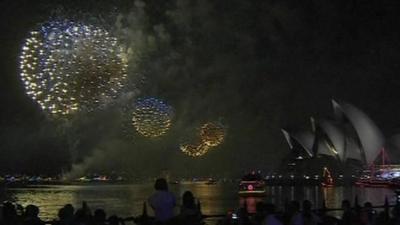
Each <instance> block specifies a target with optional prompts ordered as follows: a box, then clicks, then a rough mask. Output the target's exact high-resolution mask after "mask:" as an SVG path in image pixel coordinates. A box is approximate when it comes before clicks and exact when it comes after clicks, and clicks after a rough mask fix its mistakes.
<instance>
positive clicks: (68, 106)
mask: <svg viewBox="0 0 400 225" xmlns="http://www.w3.org/2000/svg"><path fill="white" fill-rule="evenodd" d="M20 69H21V79H22V81H23V83H24V85H25V90H26V93H27V94H28V95H29V96H30V97H31V98H32V99H34V100H35V101H36V102H37V103H38V104H39V105H40V106H41V108H42V109H43V110H45V111H47V112H49V113H51V114H55V115H69V114H72V113H74V112H76V111H79V110H81V109H88V110H93V109H94V108H95V107H97V106H99V105H100V104H101V103H103V102H105V101H107V100H109V99H112V98H115V97H116V96H117V94H118V92H119V90H120V89H121V88H122V87H123V85H124V83H125V81H126V79H127V74H126V72H127V60H126V57H125V56H124V54H123V49H122V47H121V46H120V45H119V44H118V41H117V39H116V38H115V37H112V36H111V35H110V34H109V33H108V32H107V31H106V30H104V29H102V28H98V27H95V26H91V25H85V24H82V23H77V22H72V21H54V22H49V23H45V24H43V25H42V26H41V27H40V28H39V29H37V30H34V31H32V32H31V33H30V36H29V37H28V38H27V39H26V40H25V43H24V45H23V47H22V53H21V56H20Z"/></svg>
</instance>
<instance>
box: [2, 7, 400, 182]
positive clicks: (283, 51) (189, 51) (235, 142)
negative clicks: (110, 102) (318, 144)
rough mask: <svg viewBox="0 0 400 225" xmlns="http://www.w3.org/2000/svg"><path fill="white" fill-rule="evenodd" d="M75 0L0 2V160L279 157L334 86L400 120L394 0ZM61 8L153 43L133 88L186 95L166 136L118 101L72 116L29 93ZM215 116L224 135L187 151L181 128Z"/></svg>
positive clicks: (148, 166)
mask: <svg viewBox="0 0 400 225" xmlns="http://www.w3.org/2000/svg"><path fill="white" fill-rule="evenodd" d="M65 2H68V3H64V2H63V1H60V0H59V1H28V0H25V1H13V0H3V1H1V2H0V8H1V9H2V13H1V15H0V18H1V20H0V26H1V33H0V48H1V51H0V59H1V60H0V63H1V67H0V68H1V70H0V75H1V77H0V90H1V91H0V102H1V111H0V124H1V129H0V137H1V143H0V171H2V172H9V171H22V172H34V173H40V172H41V173H52V172H54V171H59V170H60V169H61V168H64V169H66V168H68V167H69V165H70V163H71V162H72V161H74V160H75V158H76V159H77V160H78V161H79V160H80V161H82V160H83V163H81V164H77V165H78V167H79V166H80V167H81V169H88V168H93V170H113V169H115V170H118V171H120V170H126V171H133V173H135V174H140V175H146V174H152V175H154V174H158V173H159V171H160V170H170V171H172V173H174V174H179V175H192V174H198V175H210V174H214V175H216V174H221V175H230V174H233V175H236V174H239V173H241V172H243V171H245V170H248V169H252V168H261V169H264V170H267V169H273V168H275V167H276V166H278V165H279V163H280V161H281V160H282V158H283V157H284V156H285V154H287V152H288V147H287V146H286V144H285V142H284V138H283V137H282V135H281V133H280V128H282V127H285V128H290V129H305V128H306V127H307V126H308V118H309V117H310V116H315V117H316V118H322V117H329V116H330V115H331V112H332V109H331V106H330V100H331V99H332V98H335V99H339V100H343V101H346V102H349V103H352V104H354V105H355V106H357V107H359V108H360V109H362V110H364V111H365V112H366V113H367V114H368V115H369V116H370V117H371V118H372V119H373V120H375V121H376V123H377V125H378V126H379V127H380V128H381V129H382V131H383V133H384V134H385V135H386V136H387V137H390V136H392V135H394V134H396V133H397V132H400V130H399V129H398V128H399V127H400V121H399V120H398V115H400V106H399V103H398V97H399V96H400V78H399V74H398V72H399V69H400V68H399V65H400V63H399V59H400V44H399V43H400V42H399V40H400V29H399V27H400V14H399V13H398V12H399V9H400V7H399V3H398V2H397V1H396V0H393V1H385V0H369V1H365V0H306V1H285V0H283V1H276V0H254V1H243V0H222V1H212V0H208V1H183V0H166V1H155V0H150V1H144V2H138V1H136V3H134V2H133V1H107V3H101V2H100V3H99V1H90V0H89V1H65ZM104 2H106V1H104ZM55 12H57V13H58V15H59V14H60V12H61V14H65V17H66V18H71V17H78V18H80V19H83V20H84V19H87V20H89V21H100V19H96V18H102V19H103V20H104V21H107V22H108V23H109V24H107V25H106V26H107V27H109V28H110V29H111V30H112V31H114V32H115V34H116V35H119V36H118V37H119V38H120V40H121V41H122V42H124V44H126V45H127V46H129V47H132V48H135V49H138V51H140V52H142V53H143V54H142V55H141V56H142V57H137V58H135V60H136V61H135V62H134V63H133V62H130V66H132V65H135V66H134V68H133V69H132V68H131V69H130V73H129V75H130V77H131V78H132V80H133V81H136V82H137V84H135V85H136V86H135V88H136V89H135V91H136V92H135V93H139V94H138V95H140V96H157V97H159V98H161V99H164V100H166V101H167V102H168V103H170V104H171V105H172V106H173V107H174V108H175V112H176V114H175V118H174V125H173V127H172V128H171V130H170V132H169V133H168V135H167V136H165V137H164V138H160V139H157V140H148V139H145V138H143V137H140V136H139V135H137V134H136V135H133V136H134V137H133V139H132V140H127V139H126V138H125V137H122V136H123V135H122V134H121V132H120V131H119V130H120V123H121V120H123V119H122V118H121V117H122V116H121V115H120V114H119V107H122V106H121V104H116V105H114V106H113V107H109V108H107V109H105V110H101V111H98V112H94V113H92V114H90V115H87V114H85V115H81V116H79V118H75V119H74V120H73V121H68V122H65V121H59V120H55V119H52V118H50V117H48V116H46V114H45V113H43V112H42V111H41V110H40V109H39V108H38V106H37V105H36V104H35V103H34V102H33V101H32V100H31V99H29V98H28V97H27V96H26V95H25V93H24V89H23V86H22V84H21V82H20V79H19V71H18V61H17V60H18V54H19V52H20V49H21V45H22V43H23V40H24V38H26V37H27V34H28V32H29V31H30V30H31V29H33V28H35V26H37V24H39V23H41V22H45V21H46V20H48V19H49V18H50V17H51V16H53V15H54V14H55ZM117 16H119V17H120V18H122V23H121V24H120V25H116V23H115V18H116V17H117ZM113 18H114V20H113ZM103 20H101V21H103ZM139 31H140V32H139ZM139 34H140V35H141V36H140V35H139ZM132 67H133V66H132ZM139 80H140V81H141V82H139ZM131 91H133V90H126V93H130V92H131ZM126 93H123V94H126ZM210 120H211V121H215V120H223V121H224V124H226V125H227V127H228V129H227V136H226V139H225V142H224V144H223V145H221V146H218V147H217V148H216V149H214V150H213V151H212V152H210V153H209V154H208V155H206V156H205V157H204V158H201V159H192V158H188V157H187V156H185V155H183V154H182V153H180V152H179V149H178V147H177V146H178V144H179V141H180V140H181V139H182V137H183V136H185V135H187V133H190V132H191V131H193V130H194V128H195V127H196V126H198V125H199V124H201V123H203V122H206V121H210ZM72 148H73V149H72ZM71 149H72V150H71ZM43 160H45V161H46V162H48V163H45V164H44V163H43V162H42V161H43ZM188 171H189V172H188Z"/></svg>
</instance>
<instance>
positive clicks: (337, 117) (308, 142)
mask: <svg viewBox="0 0 400 225" xmlns="http://www.w3.org/2000/svg"><path fill="white" fill-rule="evenodd" d="M332 106H333V112H334V116H333V119H329V120H328V119H320V120H316V119H314V118H311V129H310V130H311V131H303V132H294V133H290V132H289V131H287V130H284V129H282V133H283V135H284V137H285V139H286V141H287V143H288V145H289V148H290V149H292V150H294V151H296V152H298V153H300V154H299V155H300V156H301V157H306V158H308V157H309V158H313V157H316V156H320V155H325V156H330V157H333V158H335V159H337V160H338V161H340V162H342V163H345V162H346V161H347V160H348V159H353V160H358V161H360V162H361V163H362V164H363V165H367V166H369V165H372V164H374V161H375V159H376V158H377V157H378V155H379V154H380V152H381V150H382V149H383V148H384V147H385V138H384V136H383V134H382V132H381V131H380V129H379V128H378V126H377V125H376V124H375V123H374V122H373V121H372V119H370V118H369V117H368V116H367V114H365V113H364V112H363V111H361V110H360V109H358V108H356V107H355V106H353V105H351V104H349V103H345V102H338V101H336V100H332Z"/></svg>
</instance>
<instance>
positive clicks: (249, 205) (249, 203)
mask: <svg viewBox="0 0 400 225" xmlns="http://www.w3.org/2000/svg"><path fill="white" fill-rule="evenodd" d="M262 201H264V199H263V198H260V197H245V198H239V206H240V207H241V208H243V207H246V210H247V212H249V213H255V212H256V207H257V203H258V202H262Z"/></svg>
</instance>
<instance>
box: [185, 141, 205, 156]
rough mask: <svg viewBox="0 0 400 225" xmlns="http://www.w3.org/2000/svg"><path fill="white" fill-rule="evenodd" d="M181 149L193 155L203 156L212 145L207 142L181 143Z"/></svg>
mask: <svg viewBox="0 0 400 225" xmlns="http://www.w3.org/2000/svg"><path fill="white" fill-rule="evenodd" d="M180 149H181V151H182V152H183V153H185V154H186V155H188V156H191V157H201V156H203V155H205V154H206V153H207V152H208V151H209V150H210V147H209V146H207V145H205V144H202V143H200V144H181V145H180Z"/></svg>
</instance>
